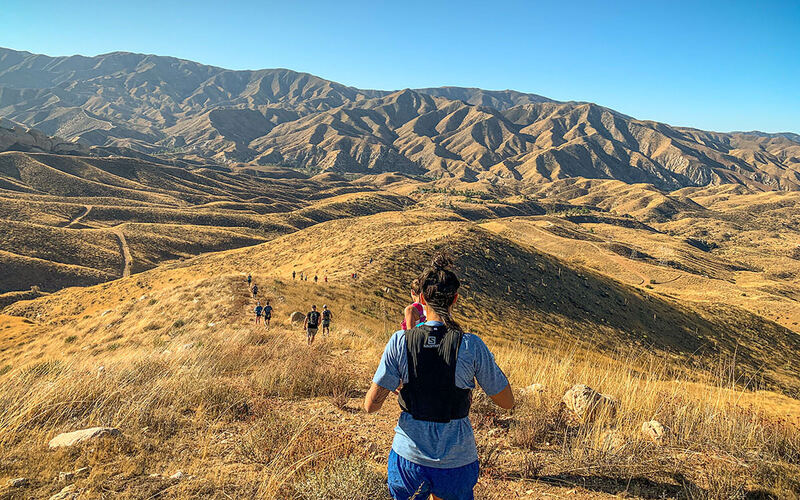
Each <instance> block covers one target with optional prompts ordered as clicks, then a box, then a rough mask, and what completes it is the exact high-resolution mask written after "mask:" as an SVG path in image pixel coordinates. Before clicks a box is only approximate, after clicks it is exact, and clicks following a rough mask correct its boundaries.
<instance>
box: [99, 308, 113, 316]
mask: <svg viewBox="0 0 800 500" xmlns="http://www.w3.org/2000/svg"><path fill="white" fill-rule="evenodd" d="M111 311H112V309H106V310H105V311H103V313H102V314H101V315H100V317H101V318H102V317H103V316H105V315H106V314H108V313H110V312H111Z"/></svg>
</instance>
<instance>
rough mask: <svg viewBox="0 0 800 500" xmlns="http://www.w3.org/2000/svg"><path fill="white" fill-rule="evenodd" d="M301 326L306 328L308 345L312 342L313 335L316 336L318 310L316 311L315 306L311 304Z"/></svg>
mask: <svg viewBox="0 0 800 500" xmlns="http://www.w3.org/2000/svg"><path fill="white" fill-rule="evenodd" d="M303 328H305V329H306V337H307V340H308V345H309V346H310V345H311V344H313V343H314V337H316V335H317V329H318V328H319V312H317V306H311V312H310V313H308V314H306V320H305V322H304V323H303Z"/></svg>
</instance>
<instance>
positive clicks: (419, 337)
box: [364, 255, 514, 500]
mask: <svg viewBox="0 0 800 500" xmlns="http://www.w3.org/2000/svg"><path fill="white" fill-rule="evenodd" d="M449 266H450V259H448V258H447V257H445V256H444V255H437V256H435V257H434V259H433V262H432V263H431V266H430V267H429V268H427V269H426V270H425V271H423V273H422V275H421V276H420V277H419V284H420V302H421V303H422V304H423V305H424V306H425V307H426V310H427V313H428V318H427V319H428V321H427V322H425V323H424V324H422V325H419V326H417V327H416V328H413V329H411V330H408V331H403V330H399V331H397V332H395V334H394V335H393V336H392V338H391V339H390V340H389V343H388V344H387V345H386V349H385V350H384V352H383V356H382V358H381V362H380V364H379V365H378V369H377V371H376V372H375V377H374V378H373V379H372V386H371V387H370V389H369V391H368V392H367V395H366V397H365V398H364V409H365V410H366V411H367V412H368V413H374V412H376V411H378V410H380V409H381V406H382V405H383V403H384V401H385V400H386V398H387V396H389V394H390V393H391V392H397V391H399V397H398V398H397V400H398V403H400V408H401V409H402V410H403V411H402V413H401V414H400V420H399V421H398V423H397V427H396V428H395V436H394V442H393V443H392V451H391V452H390V454H389V463H388V484H389V491H390V492H391V494H392V497H393V498H395V499H400V498H402V499H408V498H419V499H423V498H428V495H433V498H438V499H444V500H450V499H453V500H455V499H466V500H470V499H472V498H474V497H473V491H472V490H473V488H474V487H475V485H476V484H477V482H478V473H479V465H478V449H477V446H476V444H475V435H474V433H473V431H472V424H471V423H470V420H469V408H470V404H471V402H472V390H473V389H475V381H476V380H477V382H478V384H479V385H480V386H481V388H483V390H484V391H485V392H486V394H488V395H489V397H490V398H491V399H492V401H494V403H495V404H497V405H498V406H500V407H501V408H505V409H510V408H512V407H513V406H514V394H513V392H512V391H511V386H510V385H509V383H508V379H507V378H506V376H505V374H503V371H502V370H501V369H500V368H499V367H498V366H497V364H496V363H495V360H494V356H493V355H492V353H491V352H490V351H489V349H488V348H487V347H486V344H484V343H483V341H482V340H481V339H480V338H479V337H478V336H477V335H473V334H470V333H466V332H464V331H463V330H462V329H461V327H460V326H459V325H458V323H456V322H455V321H454V320H453V317H452V308H453V304H454V303H455V302H456V300H457V299H458V288H459V286H460V283H459V280H458V278H457V277H456V275H455V274H454V273H453V272H452V271H450V270H449V269H448V268H449Z"/></svg>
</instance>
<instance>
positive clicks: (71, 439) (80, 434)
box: [49, 427, 120, 449]
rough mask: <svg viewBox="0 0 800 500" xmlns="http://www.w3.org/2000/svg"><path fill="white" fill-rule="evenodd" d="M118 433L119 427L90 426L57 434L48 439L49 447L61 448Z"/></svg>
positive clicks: (117, 434) (114, 435)
mask: <svg viewBox="0 0 800 500" xmlns="http://www.w3.org/2000/svg"><path fill="white" fill-rule="evenodd" d="M119 434H120V432H119V429H115V428H113V427H91V428H89V429H82V430H79V431H74V432H65V433H63V434H59V435H58V436H56V437H54V438H53V439H51V440H50V444H49V446H50V448H51V449H53V448H62V447H66V446H72V445H75V444H78V443H82V442H84V441H88V440H90V439H97V438H100V437H104V436H111V437H116V436H119Z"/></svg>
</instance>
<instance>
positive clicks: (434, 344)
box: [425, 335, 439, 347]
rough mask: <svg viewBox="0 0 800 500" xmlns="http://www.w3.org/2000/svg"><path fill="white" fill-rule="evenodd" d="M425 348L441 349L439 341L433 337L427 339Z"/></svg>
mask: <svg viewBox="0 0 800 500" xmlns="http://www.w3.org/2000/svg"><path fill="white" fill-rule="evenodd" d="M425 347H439V339H438V338H436V337H434V336H433V335H431V336H429V337H428V338H427V339H425Z"/></svg>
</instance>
